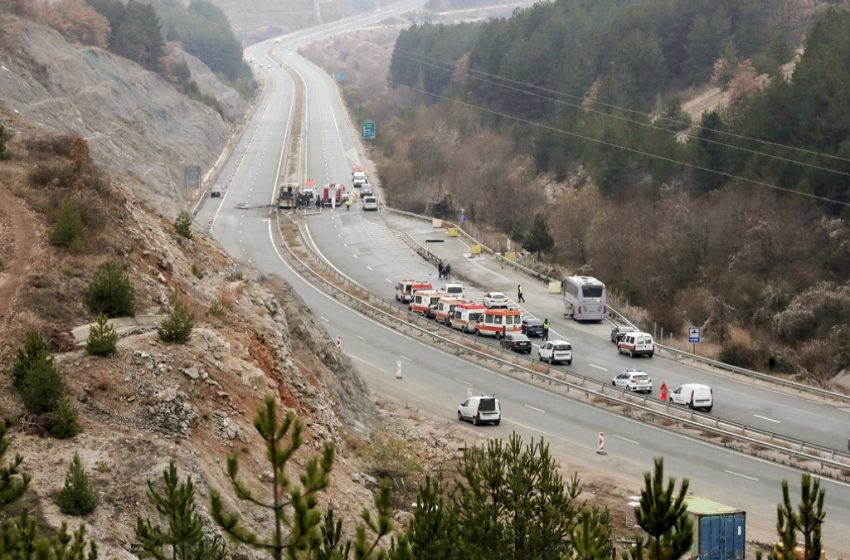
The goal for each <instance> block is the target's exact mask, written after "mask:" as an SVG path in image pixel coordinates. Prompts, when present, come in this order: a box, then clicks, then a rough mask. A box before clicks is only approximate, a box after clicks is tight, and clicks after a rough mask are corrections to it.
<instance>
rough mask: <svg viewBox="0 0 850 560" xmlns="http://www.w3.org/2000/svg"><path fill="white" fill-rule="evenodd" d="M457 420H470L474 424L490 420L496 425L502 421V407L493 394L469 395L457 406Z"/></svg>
mask: <svg viewBox="0 0 850 560" xmlns="http://www.w3.org/2000/svg"><path fill="white" fill-rule="evenodd" d="M457 419H458V420H461V421H463V420H470V421H471V422H472V423H473V424H474V425H476V426H477V425H478V424H481V423H482V422H492V423H493V424H495V425H496V426H498V425H499V422H501V421H502V407H501V406H500V405H499V399H497V398H496V397H495V396H492V397H485V396H484V395H479V396H477V397H469V398H468V399H466V400H465V401H463V402H462V403H460V404H459V405H458V407H457Z"/></svg>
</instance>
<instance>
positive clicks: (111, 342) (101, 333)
mask: <svg viewBox="0 0 850 560" xmlns="http://www.w3.org/2000/svg"><path fill="white" fill-rule="evenodd" d="M117 343H118V333H116V332H115V329H114V328H113V327H112V325H110V324H109V322H108V319H107V317H106V315H104V314H103V313H101V314H100V315H98V316H97V322H96V323H94V324H93V325H92V326H91V329H90V330H89V338H88V340H87V341H86V352H87V353H88V354H89V355H90V356H111V355H112V354H114V353H115V350H116V346H117Z"/></svg>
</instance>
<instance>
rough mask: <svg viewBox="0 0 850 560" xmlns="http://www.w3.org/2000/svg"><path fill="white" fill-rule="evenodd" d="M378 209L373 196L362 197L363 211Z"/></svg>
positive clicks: (376, 200)
mask: <svg viewBox="0 0 850 560" xmlns="http://www.w3.org/2000/svg"><path fill="white" fill-rule="evenodd" d="M377 209H378V199H377V198H375V197H374V196H364V197H363V210H377Z"/></svg>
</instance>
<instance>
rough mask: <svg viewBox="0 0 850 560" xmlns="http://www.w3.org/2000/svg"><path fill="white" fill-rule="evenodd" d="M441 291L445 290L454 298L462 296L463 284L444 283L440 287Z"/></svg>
mask: <svg viewBox="0 0 850 560" xmlns="http://www.w3.org/2000/svg"><path fill="white" fill-rule="evenodd" d="M440 291H441V292H445V293H447V294H448V295H450V296H452V297H456V298H462V297H463V284H461V283H459V282H450V283H448V284H445V285H444V286H443V287H442V288H440Z"/></svg>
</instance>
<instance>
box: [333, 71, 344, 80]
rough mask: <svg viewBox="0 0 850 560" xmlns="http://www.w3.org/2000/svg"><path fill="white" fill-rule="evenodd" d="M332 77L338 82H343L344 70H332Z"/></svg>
mask: <svg viewBox="0 0 850 560" xmlns="http://www.w3.org/2000/svg"><path fill="white" fill-rule="evenodd" d="M334 79H336V81H338V82H344V81H345V72H343V71H342V70H337V71H336V72H334Z"/></svg>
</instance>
